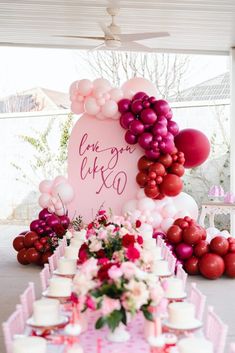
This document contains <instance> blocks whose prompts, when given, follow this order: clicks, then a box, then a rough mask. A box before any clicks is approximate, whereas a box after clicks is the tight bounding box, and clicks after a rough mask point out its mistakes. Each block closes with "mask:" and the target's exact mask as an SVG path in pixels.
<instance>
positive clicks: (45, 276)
mask: <svg viewBox="0 0 235 353" xmlns="http://www.w3.org/2000/svg"><path fill="white" fill-rule="evenodd" d="M50 277H51V274H50V267H49V265H48V264H45V265H44V268H43V269H42V271H41V272H40V280H41V286H42V290H43V292H44V291H45V290H46V289H47V287H48V285H49V279H50Z"/></svg>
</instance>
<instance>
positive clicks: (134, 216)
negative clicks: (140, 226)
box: [130, 210, 141, 223]
mask: <svg viewBox="0 0 235 353" xmlns="http://www.w3.org/2000/svg"><path fill="white" fill-rule="evenodd" d="M140 217H141V212H140V211H139V210H135V211H133V212H132V213H131V215H130V221H131V223H134V222H135V221H136V220H137V219H139V218H140Z"/></svg>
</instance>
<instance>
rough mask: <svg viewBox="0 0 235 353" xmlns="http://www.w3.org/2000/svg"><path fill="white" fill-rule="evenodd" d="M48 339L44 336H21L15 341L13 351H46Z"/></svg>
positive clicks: (26, 352)
mask: <svg viewBox="0 0 235 353" xmlns="http://www.w3.org/2000/svg"><path fill="white" fill-rule="evenodd" d="M46 350H47V341H46V340H45V338H42V337H20V338H16V339H15V340H14V341H13V347H12V353H32V352H33V353H46Z"/></svg>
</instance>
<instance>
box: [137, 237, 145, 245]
mask: <svg viewBox="0 0 235 353" xmlns="http://www.w3.org/2000/svg"><path fill="white" fill-rule="evenodd" d="M143 242H144V240H143V238H142V237H141V235H138V237H137V243H138V244H140V245H142V244H143Z"/></svg>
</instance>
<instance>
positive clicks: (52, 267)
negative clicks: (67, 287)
mask: <svg viewBox="0 0 235 353" xmlns="http://www.w3.org/2000/svg"><path fill="white" fill-rule="evenodd" d="M48 262H49V267H50V271H51V274H52V273H53V272H54V271H55V270H56V269H57V256H56V254H55V253H54V254H53V255H51V256H50V257H49V258H48Z"/></svg>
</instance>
